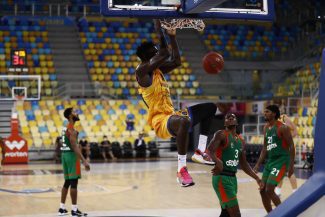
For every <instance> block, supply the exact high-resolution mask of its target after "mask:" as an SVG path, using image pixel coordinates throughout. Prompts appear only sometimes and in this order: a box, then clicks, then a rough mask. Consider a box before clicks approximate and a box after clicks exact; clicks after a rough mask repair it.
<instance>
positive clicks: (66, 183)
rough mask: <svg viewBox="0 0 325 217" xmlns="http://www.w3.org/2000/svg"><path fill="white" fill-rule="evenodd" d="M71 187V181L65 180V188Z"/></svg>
mask: <svg viewBox="0 0 325 217" xmlns="http://www.w3.org/2000/svg"><path fill="white" fill-rule="evenodd" d="M69 186H70V180H65V182H64V184H63V187H64V188H66V189H68V188H69Z"/></svg>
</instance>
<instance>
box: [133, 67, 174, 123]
mask: <svg viewBox="0 0 325 217" xmlns="http://www.w3.org/2000/svg"><path fill="white" fill-rule="evenodd" d="M139 92H140V94H141V95H142V98H143V100H144V102H145V103H146V104H147V106H148V109H149V114H148V124H149V125H150V126H151V127H153V126H152V118H153V117H154V116H155V115H157V114H166V115H171V114H173V113H174V107H173V102H172V100H171V98H170V91H169V87H168V83H167V81H166V80H165V77H164V75H163V73H162V72H161V71H160V70H159V69H156V70H154V72H153V75H152V84H151V85H150V86H149V87H140V89H139Z"/></svg>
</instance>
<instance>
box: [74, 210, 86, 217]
mask: <svg viewBox="0 0 325 217" xmlns="http://www.w3.org/2000/svg"><path fill="white" fill-rule="evenodd" d="M87 215H88V214H87V213H84V212H81V211H80V210H79V209H77V211H73V210H71V216H87Z"/></svg>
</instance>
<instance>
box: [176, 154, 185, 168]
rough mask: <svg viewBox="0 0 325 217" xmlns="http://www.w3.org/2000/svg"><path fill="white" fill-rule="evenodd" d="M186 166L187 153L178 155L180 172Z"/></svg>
mask: <svg viewBox="0 0 325 217" xmlns="http://www.w3.org/2000/svg"><path fill="white" fill-rule="evenodd" d="M183 167H186V154H185V155H180V154H179V155H178V172H179V171H180V170H181V169H182V168H183Z"/></svg>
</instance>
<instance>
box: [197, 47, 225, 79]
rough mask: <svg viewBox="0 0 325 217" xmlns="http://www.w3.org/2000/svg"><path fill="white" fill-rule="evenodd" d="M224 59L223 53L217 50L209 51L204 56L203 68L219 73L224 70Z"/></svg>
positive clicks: (212, 72)
mask: <svg viewBox="0 0 325 217" xmlns="http://www.w3.org/2000/svg"><path fill="white" fill-rule="evenodd" d="M224 63H225V62H224V60H223V57H222V55H221V54H219V53H217V52H213V51H211V52H209V53H207V54H206V55H205V56H204V57H203V61H202V64H203V68H204V70H205V71H206V72H207V73H209V74H218V73H220V72H221V71H222V69H223V66H224Z"/></svg>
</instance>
